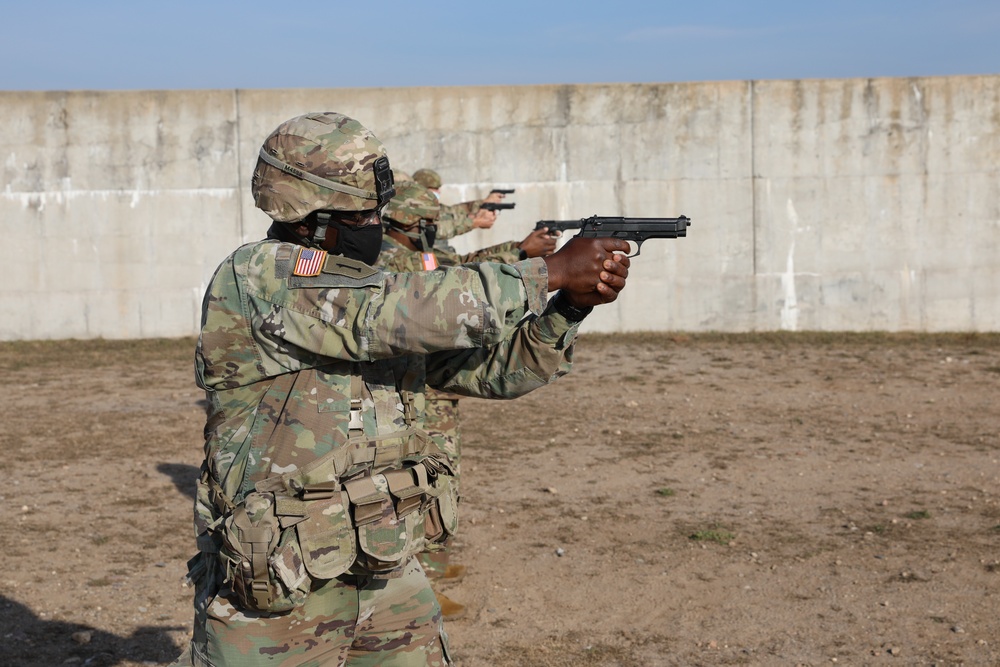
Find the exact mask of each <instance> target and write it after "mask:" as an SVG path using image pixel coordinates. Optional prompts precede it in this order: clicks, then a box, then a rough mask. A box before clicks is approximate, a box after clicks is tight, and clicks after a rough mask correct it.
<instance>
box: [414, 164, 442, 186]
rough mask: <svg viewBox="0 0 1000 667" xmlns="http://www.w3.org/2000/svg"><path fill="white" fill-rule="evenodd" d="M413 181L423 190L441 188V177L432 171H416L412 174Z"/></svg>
mask: <svg viewBox="0 0 1000 667" xmlns="http://www.w3.org/2000/svg"><path fill="white" fill-rule="evenodd" d="M413 180H415V181H416V182H417V183H420V185H422V186H424V187H425V188H429V189H437V188H440V187H441V176H440V175H439V174H438V173H437V172H436V171H434V170H433V169H417V170H416V171H415V172H413Z"/></svg>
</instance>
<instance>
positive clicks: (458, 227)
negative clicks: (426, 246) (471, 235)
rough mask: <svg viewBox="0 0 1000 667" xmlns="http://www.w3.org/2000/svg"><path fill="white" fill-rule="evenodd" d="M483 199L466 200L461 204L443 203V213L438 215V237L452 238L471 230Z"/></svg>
mask: <svg viewBox="0 0 1000 667" xmlns="http://www.w3.org/2000/svg"><path fill="white" fill-rule="evenodd" d="M482 203H483V200H482V199H474V200H472V201H465V202H462V203H461V204H451V205H448V204H441V215H440V216H438V220H437V225H438V231H437V237H438V238H439V239H452V238H455V237H456V236H460V235H462V234H465V233H466V232H471V231H472V230H473V227H472V216H473V215H475V213H476V211H478V210H479V207H480V206H481V205H482Z"/></svg>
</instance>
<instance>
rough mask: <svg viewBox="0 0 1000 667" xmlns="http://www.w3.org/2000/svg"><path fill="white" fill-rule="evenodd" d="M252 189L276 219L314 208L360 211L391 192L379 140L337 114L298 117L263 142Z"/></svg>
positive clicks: (299, 216) (260, 205) (291, 219)
mask: <svg viewBox="0 0 1000 667" xmlns="http://www.w3.org/2000/svg"><path fill="white" fill-rule="evenodd" d="M251 191H252V192H253V198H254V202H255V203H256V205H257V208H259V209H261V210H262V211H264V213H266V214H267V215H268V216H270V217H271V218H272V219H273V220H276V221H278V222H295V221H298V220H301V219H303V218H304V217H306V216H307V215H309V214H310V213H312V212H313V211H330V210H333V211H363V210H369V209H373V208H377V207H378V206H379V205H380V204H382V203H384V202H385V200H386V199H388V198H389V197H391V196H392V172H391V170H390V169H389V160H388V158H387V157H386V155H385V148H384V147H383V146H382V142H380V141H379V140H378V139H376V138H375V135H373V134H372V133H371V132H370V131H369V130H368V129H367V128H365V127H364V126H363V125H362V124H361V123H359V122H358V121H356V120H354V119H353V118H348V117H347V116H345V115H343V114H339V113H335V112H330V111H328V112H323V113H310V114H305V115H302V116H296V117H295V118H292V119H290V120H287V121H285V122H284V123H282V124H281V125H279V126H278V127H277V129H275V130H274V131H273V132H272V133H271V134H270V135H269V136H268V137H267V139H265V140H264V145H263V146H261V149H260V153H259V156H258V159H257V166H256V167H255V168H254V173H253V179H252V181H251Z"/></svg>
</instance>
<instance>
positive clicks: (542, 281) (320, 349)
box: [236, 249, 548, 374]
mask: <svg viewBox="0 0 1000 667" xmlns="http://www.w3.org/2000/svg"><path fill="white" fill-rule="evenodd" d="M271 252H272V251H271V250H270V249H263V250H261V251H259V252H258V253H257V254H256V255H254V256H251V257H249V258H248V259H247V260H246V262H245V263H239V262H238V263H237V266H236V269H237V272H239V271H241V270H242V271H245V272H246V277H245V284H246V297H245V298H246V309H247V318H248V319H249V320H250V322H251V326H250V327H249V329H250V331H251V333H252V336H253V338H254V342H255V344H256V346H257V347H259V349H260V354H259V358H260V359H261V363H262V364H263V366H264V371H265V373H266V374H278V373H281V372H287V371H289V370H299V369H301V368H304V367H310V366H318V365H321V364H322V363H324V360H325V359H328V358H334V359H345V360H353V361H374V360H376V359H385V358H391V357H396V356H400V355H403V354H411V353H416V354H430V353H435V352H440V351H443V350H454V349H456V348H473V347H491V346H494V345H496V344H497V343H499V342H500V341H501V340H503V339H504V338H505V337H507V336H509V335H510V334H511V333H512V332H513V331H514V329H515V328H516V326H517V324H518V322H520V321H521V320H522V319H523V318H524V317H525V316H527V315H534V316H538V315H540V314H541V313H542V311H543V310H544V308H545V303H546V295H547V289H548V273H547V271H546V266H545V262H544V261H542V260H529V261H525V262H520V263H518V264H516V265H504V264H478V265H472V266H469V267H460V268H453V269H439V270H437V271H424V272H419V273H383V272H381V271H374V270H372V271H371V275H369V276H367V277H365V278H351V277H350V276H345V275H338V274H329V273H326V272H323V273H320V274H319V275H317V276H313V277H299V276H294V275H291V276H290V275H287V274H288V273H290V270H289V268H288V267H285V266H283V265H282V263H281V261H272V258H269V257H268V253H271ZM261 254H263V256H261ZM362 266H363V265H362Z"/></svg>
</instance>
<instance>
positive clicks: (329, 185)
mask: <svg viewBox="0 0 1000 667" xmlns="http://www.w3.org/2000/svg"><path fill="white" fill-rule="evenodd" d="M260 159H261V160H263V161H264V162H266V163H268V164H269V165H271V166H272V167H274V168H276V169H280V170H281V171H283V172H285V173H286V174H291V175H292V176H294V177H295V178H299V179H302V180H303V181H308V182H309V183H312V184H313V185H318V186H320V187H321V188H326V189H327V190H335V191H337V192H343V193H344V194H346V195H353V196H355V197H361V198H362V199H374V200H376V201H378V198H379V197H378V193H376V192H371V191H370V190H362V189H361V188H354V187H351V186H350V185H344V184H343V183H337V182H336V181H331V180H329V179H326V178H323V177H322V176H316V175H315V174H310V173H309V172H308V171H302V170H301V169H296V168H295V167H293V166H292V165H290V164H286V163H284V162H282V161H281V160H279V159H278V158H276V157H274V156H273V155H271V154H270V153H268V152H267V150H265V149H264V147H263V146H261V148H260ZM390 173H391V172H390Z"/></svg>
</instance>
